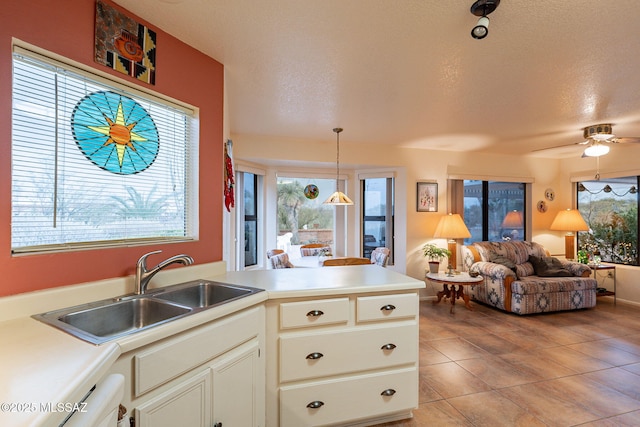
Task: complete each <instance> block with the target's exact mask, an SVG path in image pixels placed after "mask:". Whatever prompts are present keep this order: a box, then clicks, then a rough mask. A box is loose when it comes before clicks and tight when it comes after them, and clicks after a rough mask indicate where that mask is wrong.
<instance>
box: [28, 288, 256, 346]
mask: <svg viewBox="0 0 640 427" xmlns="http://www.w3.org/2000/svg"><path fill="white" fill-rule="evenodd" d="M260 291H262V289H257V288H251V287H246V286H236V285H228V284H225V283H218V282H211V281H206V280H196V281H193V282H187V283H181V284H178V285H173V286H168V287H166V288H160V289H156V290H152V291H149V292H147V293H145V294H142V295H125V296H122V297H118V298H114V299H108V300H102V301H96V302H92V303H87V304H82V305H79V306H75V307H68V308H63V309H60V310H54V311H49V312H46V313H41V314H36V315H34V316H33V317H34V318H35V319H37V320H40V321H42V322H44V323H47V324H49V325H51V326H54V327H56V328H58V329H61V330H63V331H65V332H67V333H69V334H71V335H74V336H76V337H78V338H80V339H83V340H85V341H88V342H90V343H93V344H102V343H104V342H106V341H110V340H113V339H116V338H120V337H124V336H127V335H130V334H133V333H136V332H139V331H142V330H146V329H148V328H151V327H154V326H158V325H161V324H164V323H167V322H169V321H172V320H176V319H179V318H182V317H184V316H188V315H190V314H194V313H197V312H200V311H203V310H207V309H209V308H213V307H216V306H220V305H222V304H224V303H227V302H230V301H234V300H237V299H239V298H242V297H245V296H248V295H251V294H254V293H256V292H260Z"/></svg>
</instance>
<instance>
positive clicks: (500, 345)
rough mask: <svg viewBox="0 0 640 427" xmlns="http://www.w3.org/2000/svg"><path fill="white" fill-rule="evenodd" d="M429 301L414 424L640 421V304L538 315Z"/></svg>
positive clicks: (610, 426) (423, 308)
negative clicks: (468, 308) (450, 309)
mask: <svg viewBox="0 0 640 427" xmlns="http://www.w3.org/2000/svg"><path fill="white" fill-rule="evenodd" d="M472 304H473V306H474V311H469V310H467V309H465V307H464V305H463V304H456V310H455V313H454V314H449V308H450V304H448V303H444V301H443V302H441V303H440V304H438V305H433V304H432V303H431V301H422V302H421V304H420V406H419V408H418V409H417V410H415V411H414V417H413V419H411V420H405V421H399V422H394V423H385V424H380V425H379V426H378V427H382V426H384V427H414V426H430V427H435V426H490V427H496V426H527V427H529V426H590V427H594V426H598V427H604V426H606V427H614V426H615V427H618V426H640V308H638V307H633V306H629V305H624V304H622V303H618V304H617V305H615V306H614V305H613V301H612V299H610V298H599V299H598V303H597V307H595V308H593V309H586V310H579V311H571V312H560V313H547V314H537V315H529V316H518V315H514V314H506V313H503V312H501V311H497V310H494V309H492V308H489V307H487V306H484V305H481V304H479V303H472Z"/></svg>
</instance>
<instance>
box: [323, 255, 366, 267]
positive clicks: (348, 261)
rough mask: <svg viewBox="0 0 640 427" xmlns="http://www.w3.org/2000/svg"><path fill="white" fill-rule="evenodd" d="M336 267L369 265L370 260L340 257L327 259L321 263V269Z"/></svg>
mask: <svg viewBox="0 0 640 427" xmlns="http://www.w3.org/2000/svg"><path fill="white" fill-rule="evenodd" d="M337 265H371V260H370V259H369V258H358V257H342V258H328V259H325V260H324V262H323V263H322V266H323V267H333V266H337Z"/></svg>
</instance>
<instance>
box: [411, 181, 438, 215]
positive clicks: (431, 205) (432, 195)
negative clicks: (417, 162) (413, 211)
mask: <svg viewBox="0 0 640 427" xmlns="http://www.w3.org/2000/svg"><path fill="white" fill-rule="evenodd" d="M416 196H417V197H416V207H417V211H418V212H438V183H437V182H419V183H418V189H417V191H416Z"/></svg>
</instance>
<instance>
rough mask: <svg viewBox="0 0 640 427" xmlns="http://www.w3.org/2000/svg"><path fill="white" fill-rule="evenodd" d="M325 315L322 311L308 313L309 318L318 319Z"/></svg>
mask: <svg viewBox="0 0 640 427" xmlns="http://www.w3.org/2000/svg"><path fill="white" fill-rule="evenodd" d="M323 314H324V312H323V311H322V310H311V311H310V312H308V313H307V316H308V317H318V316H322V315H323Z"/></svg>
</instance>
